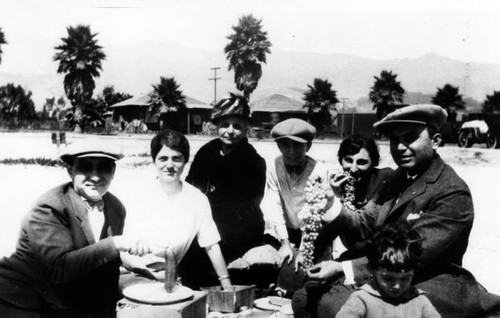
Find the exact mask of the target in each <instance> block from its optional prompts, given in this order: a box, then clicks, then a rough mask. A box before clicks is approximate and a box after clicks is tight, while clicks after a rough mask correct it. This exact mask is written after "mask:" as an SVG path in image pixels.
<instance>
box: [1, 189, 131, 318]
mask: <svg viewBox="0 0 500 318" xmlns="http://www.w3.org/2000/svg"><path fill="white" fill-rule="evenodd" d="M103 200H104V216H105V222H104V226H103V229H102V232H101V240H100V241H98V242H95V239H94V234H93V232H92V230H91V227H90V221H89V219H88V216H87V209H86V207H85V204H84V202H83V200H82V199H81V197H80V196H79V195H78V194H77V193H76V192H75V190H74V189H73V187H72V184H71V183H68V184H64V185H61V186H59V187H57V188H54V189H52V190H50V191H48V192H47V193H45V194H44V195H42V196H41V197H40V199H39V200H38V201H37V202H36V204H35V205H34V207H33V209H32V210H31V211H30V213H28V215H27V216H26V217H25V219H24V221H23V224H22V227H21V232H20V236H19V239H18V243H17V247H16V251H15V252H14V253H13V254H12V255H11V256H10V257H9V258H4V259H2V260H1V261H0V299H2V300H3V301H5V302H8V303H11V304H13V305H15V306H17V307H20V308H23V309H30V310H46V309H51V308H52V309H58V308H66V307H69V308H72V309H76V310H82V311H94V312H105V311H110V310H113V309H114V306H115V301H116V297H117V296H118V277H119V266H120V264H121V261H120V258H119V252H118V250H117V249H116V247H115V246H114V243H113V239H112V238H111V237H110V236H113V235H120V234H122V232H123V227H124V221H125V208H124V206H123V205H122V203H121V202H120V201H119V200H118V199H117V198H116V197H115V196H113V195H112V194H110V193H107V194H105V195H104V197H103Z"/></svg>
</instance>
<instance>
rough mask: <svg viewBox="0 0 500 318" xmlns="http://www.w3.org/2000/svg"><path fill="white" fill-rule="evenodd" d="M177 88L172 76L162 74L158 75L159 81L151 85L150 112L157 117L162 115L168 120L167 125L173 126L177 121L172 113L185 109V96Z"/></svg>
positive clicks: (178, 86) (178, 85) (177, 85)
mask: <svg viewBox="0 0 500 318" xmlns="http://www.w3.org/2000/svg"><path fill="white" fill-rule="evenodd" d="M179 88H180V84H177V82H176V81H175V79H174V78H173V77H168V78H167V77H163V76H162V77H160V83H159V84H157V85H153V89H154V90H153V93H152V94H151V103H152V105H151V113H152V114H153V115H156V116H158V117H159V118H162V117H163V118H164V121H168V124H167V126H169V125H170V126H171V125H174V126H175V124H176V123H178V121H177V120H176V119H177V118H176V117H177V116H176V115H174V114H178V113H180V112H182V111H184V110H186V97H185V96H184V95H183V94H182V91H181V90H180V89H179ZM167 115H170V116H167ZM163 126H165V125H163ZM160 128H163V127H160ZM172 128H174V127H172Z"/></svg>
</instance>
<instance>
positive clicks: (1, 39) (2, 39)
mask: <svg viewBox="0 0 500 318" xmlns="http://www.w3.org/2000/svg"><path fill="white" fill-rule="evenodd" d="M2 44H7V40H6V39H5V34H4V33H3V31H2V28H0V63H1V62H2V54H3V52H2Z"/></svg>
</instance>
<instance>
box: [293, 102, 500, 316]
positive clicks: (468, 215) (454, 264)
mask: <svg viewBox="0 0 500 318" xmlns="http://www.w3.org/2000/svg"><path fill="white" fill-rule="evenodd" d="M446 117H447V114H446V111H445V110H444V109H443V108H441V107H440V106H436V105H412V106H407V107H404V108H401V109H398V110H396V111H394V112H393V113H390V114H389V115H387V116H386V117H385V118H383V119H382V120H380V121H379V122H377V123H375V124H374V127H375V129H376V130H377V131H378V132H380V133H382V134H384V135H385V136H387V137H388V138H389V140H390V151H391V154H392V157H393V159H394V162H395V163H396V164H397V165H398V169H397V170H396V171H395V173H394V176H393V178H392V179H391V180H390V181H389V182H388V183H387V184H386V185H385V186H384V187H382V188H380V189H379V191H378V193H377V195H376V198H375V199H374V200H373V201H371V202H369V204H368V205H367V206H366V208H365V209H363V210H361V211H358V213H352V212H351V213H349V212H348V211H347V210H344V209H342V208H340V213H339V214H338V216H336V217H333V224H335V227H336V228H337V231H338V234H339V235H340V237H341V238H342V239H343V241H344V242H348V244H347V247H348V248H350V249H351V250H350V252H351V253H352V251H353V250H356V247H359V246H362V244H360V242H362V241H363V240H364V239H366V238H367V237H369V235H370V233H371V231H372V230H373V228H374V227H375V226H378V225H381V224H387V223H392V222H401V223H405V222H407V223H409V224H410V226H411V227H412V228H413V229H415V230H416V231H417V232H418V233H419V234H420V236H421V237H422V238H423V241H422V248H423V253H422V256H421V259H420V262H421V267H420V268H419V269H417V270H416V271H415V276H414V278H413V281H412V283H413V284H415V286H416V287H418V288H419V289H421V290H423V291H424V292H426V293H427V297H428V298H429V299H430V300H431V302H432V303H433V305H434V306H435V307H436V309H437V310H438V311H439V313H440V314H441V315H442V316H443V317H487V316H489V315H492V316H494V315H495V313H496V314H497V315H498V314H499V312H498V311H499V310H500V297H499V296H496V295H493V294H490V293H488V292H487V291H486V290H485V289H484V288H483V287H482V286H481V285H480V284H479V283H478V282H477V281H476V280H475V278H474V276H473V275H472V274H471V273H470V272H469V271H467V270H466V269H464V268H463V267H462V259H463V255H464V254H465V251H466V249H467V244H468V240H469V235H470V232H471V229H472V223H473V219H474V208H473V204H472V197H471V193H470V191H469V188H468V187H467V184H466V183H465V182H464V181H463V180H462V179H461V178H460V177H459V176H458V175H457V174H456V173H455V171H454V170H453V169H452V168H451V167H450V166H449V165H447V164H446V163H444V162H443V160H442V159H441V158H440V156H439V155H438V154H437V152H436V150H437V149H438V146H439V144H440V142H441V135H440V134H439V129H440V127H441V126H442V125H443V123H444V122H445V121H446ZM356 254H357V253H352V254H351V255H356ZM361 255H362V254H361ZM358 256H359V255H358ZM340 258H341V260H342V261H341V260H338V261H329V262H324V263H323V266H322V268H321V269H320V271H319V273H318V274H317V275H315V277H314V280H315V282H316V283H317V284H319V285H322V288H325V286H328V282H329V281H331V280H333V279H336V278H338V277H340V276H341V275H345V277H346V279H345V281H346V282H349V281H350V280H354V282H355V283H356V284H352V285H350V284H346V283H345V284H337V285H333V286H331V287H330V288H329V289H328V288H326V290H324V291H323V293H322V294H321V296H316V297H311V295H312V294H313V293H312V292H311V290H307V289H306V288H305V289H302V290H300V291H299V292H297V293H296V294H295V295H294V300H293V307H294V310H295V311H296V317H309V316H310V315H313V316H314V315H316V314H317V316H318V317H333V316H335V314H336V312H337V311H338V310H339V309H340V307H341V306H342V305H343V303H344V302H345V301H346V299H347V298H348V296H349V295H350V294H351V293H352V291H353V290H354V288H355V287H356V286H359V285H360V284H363V283H365V282H366V281H368V280H369V279H370V275H369V271H368V269H367V262H366V258H364V257H362V258H356V259H351V260H346V259H342V256H341V257H340ZM308 293H309V295H308ZM495 317H496V316H495Z"/></svg>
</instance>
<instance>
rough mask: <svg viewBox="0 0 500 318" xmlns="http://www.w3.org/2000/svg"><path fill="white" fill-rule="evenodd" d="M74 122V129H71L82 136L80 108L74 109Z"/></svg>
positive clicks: (82, 127)
mask: <svg viewBox="0 0 500 318" xmlns="http://www.w3.org/2000/svg"><path fill="white" fill-rule="evenodd" d="M73 119H74V121H75V128H74V129H73V132H75V133H79V134H83V131H84V128H85V127H84V126H83V125H84V123H83V113H82V109H81V108H80V107H78V106H77V107H75V114H74V118H73Z"/></svg>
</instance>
